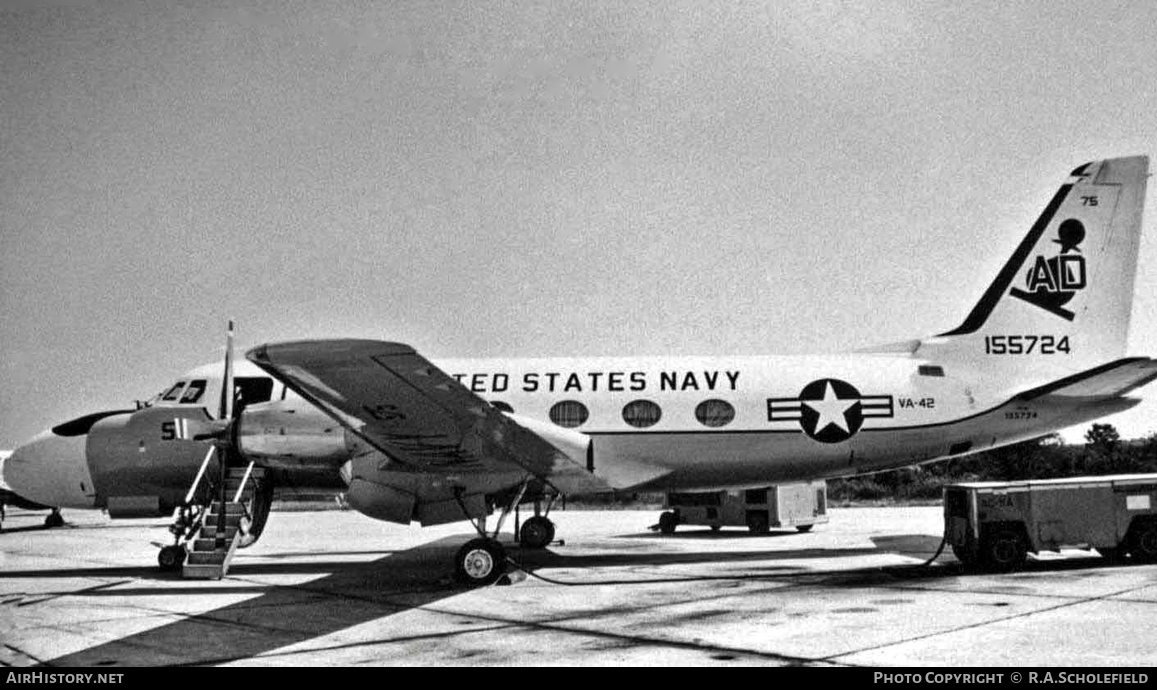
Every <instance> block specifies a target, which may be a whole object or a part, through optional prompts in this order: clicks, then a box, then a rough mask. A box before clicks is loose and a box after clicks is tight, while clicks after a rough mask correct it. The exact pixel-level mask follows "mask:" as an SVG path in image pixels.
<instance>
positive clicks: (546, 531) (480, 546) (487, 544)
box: [454, 479, 554, 586]
mask: <svg viewBox="0 0 1157 690" xmlns="http://www.w3.org/2000/svg"><path fill="white" fill-rule="evenodd" d="M529 481H530V480H529V479H528V480H527V481H524V482H523V483H522V486H520V487H519V489H518V492H517V493H516V494H515V495H514V499H513V500H512V501H511V502H510V503H509V505H506V506H503V507H502V513H501V514H500V515H499V517H498V525H497V526H496V527H495V529H494V533H493V535H489V534H487V532H486V518H485V517H483V518H479V519H477V520H474V519H473V518H470V522H471V524H472V525H474V529H475V530H476V531H477V532H478V537H477V538H475V539H471V540H470V541H468V542H466V543H465V544H463V545H462V547H461V548H460V549H458V553H457V554H456V555H455V557H454V577H455V578H456V579H457V580H458V581H459V582H461V583H463V584H466V585H471V586H481V585H489V584H492V583H494V582H496V581H497V580H498V579H499V578H500V577H502V576H503V575H504V574H505V573H506V562H507V558H506V548H505V547H504V546H502V544H501V543H499V541H498V535H499V534H501V533H502V525H503V524H504V523H505V522H506V518H507V517H509V516H510V513H511V512H512V511H514V509H515V508H516V507H517V506H518V504H519V503H520V502H521V501H522V497H523V495H525V493H526V487H527V484H528V483H529ZM455 498H456V500H457V501H458V505H459V506H461V508H462V513H463V514H464V515H467V516H468V517H469V511H467V510H466V506H465V504H464V503H463V502H462V499H461V496H460V495H459V496H455ZM553 503H554V498H553V497H551V499H550V500H549V501H548V502H547V507H546V511H545V512H546V514H549V513H550V506H551V505H553ZM540 507H541V506H540V503H539V501H535V503H534V512H535V515H534V517H531V518H528V519H527V520H526V522H524V523H523V524H522V528H521V529H519V530H518V541H519V544H521V545H522V546H523V547H526V548H532V549H540V548H543V547H545V546H546V545H547V544H550V542H552V541H554V523H553V522H551V521H550V520H549V519H548V518H547V517H546V514H543V515H539V514H538V513H539V510H540Z"/></svg>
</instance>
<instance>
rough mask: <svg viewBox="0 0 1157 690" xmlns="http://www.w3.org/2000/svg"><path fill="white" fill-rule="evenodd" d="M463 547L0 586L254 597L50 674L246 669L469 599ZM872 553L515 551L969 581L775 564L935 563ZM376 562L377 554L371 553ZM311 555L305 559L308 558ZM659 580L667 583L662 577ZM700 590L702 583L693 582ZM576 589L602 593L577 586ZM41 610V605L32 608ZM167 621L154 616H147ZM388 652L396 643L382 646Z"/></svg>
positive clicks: (882, 547) (959, 571)
mask: <svg viewBox="0 0 1157 690" xmlns="http://www.w3.org/2000/svg"><path fill="white" fill-rule="evenodd" d="M467 538H468V536H467V535H459V536H455V537H447V538H444V539H440V540H437V541H433V542H430V543H427V544H423V545H421V546H418V547H416V548H413V549H409V550H405V551H398V552H383V553H384V555H383V556H382V557H380V558H376V559H374V560H371V561H366V562H355V563H351V562H349V561H332V560H331V561H326V562H306V563H285V562H281V560H280V559H279V558H278V557H277V556H276V555H272V556H271V555H263V556H261V557H258V558H252V559H246V558H245V557H244V556H243V555H242V556H239V557H238V560H237V561H235V564H234V567H233V568H231V570H230V574H229V577H228V578H227V580H226V581H225V582H220V583H204V584H200V583H197V582H196V581H189V580H180V579H179V578H177V577H175V576H173V575H163V574H160V573H158V571H157V570H156V569H155V568H143V567H142V568H123V567H122V568H86V569H79V570H68V569H65V570H48V571H6V572H3V573H0V578H4V579H8V578H21V577H24V578H27V577H45V576H47V577H62V578H63V577H68V578H75V577H86V576H87V577H125V578H130V579H129V580H127V581H125V582H123V583H111V584H110V585H108V586H104V585H102V586H100V587H96V588H90V589H89V590H73V591H69V592H49V593H44V595H43V596H44V598H46V599H47V598H55V597H59V596H80V597H100V598H106V597H107V598H116V597H121V598H126V597H134V596H139V597H158V596H200V595H208V596H213V595H238V594H254V595H256V596H254V597H251V598H249V599H246V600H245V601H241V602H237V603H235V604H231V605H228V606H224V607H221V608H217V609H212V610H209V611H205V612H203V613H195V614H186V613H173V614H172V615H173V616H175V617H179V620H174V621H173V622H171V623H168V624H165V625H162V626H160V627H155V628H151V629H149V630H145V631H142V632H140V633H135V634H132V635H128V636H125V637H122V638H119V639H115V640H111V641H109V642H105V643H102V644H98V645H96V646H93V647H90V648H87V649H84V650H81V651H78V652H75V653H72V654H68V655H65V656H61V657H57V658H54V659H49V660H47V662H46V665H49V666H101V667H107V666H156V665H209V664H220V663H226V662H229V661H234V660H240V659H247V658H251V657H255V656H259V655H262V654H268V653H270V652H273V651H275V650H277V649H280V648H283V647H287V646H290V645H294V644H297V643H302V642H307V641H309V640H311V639H316V638H319V637H323V636H325V635H329V634H332V633H336V632H338V631H341V630H344V629H348V628H351V627H354V626H357V625H360V624H364V623H368V622H371V621H374V620H378V619H381V618H385V617H388V616H391V615H394V614H397V613H403V612H406V611H409V610H412V609H414V608H418V607H421V606H425V605H428V604H431V603H434V602H437V601H440V600H442V599H446V598H449V597H452V596H455V595H457V594H459V593H462V592H463V591H464V590H463V589H462V588H461V587H458V586H455V585H453V584H451V583H449V581H448V576H449V575H450V573H449V571H448V567H447V566H448V561H449V556H450V554H451V553H453V551H454V550H455V548H457V546H458V545H459V544H460V543H461V542H463V541H464V540H465V539H467ZM873 541H874V543H873V545H872V546H870V547H862V548H831V549H827V548H807V549H789V550H779V549H777V550H773V551H750V550H748V551H723V552H719V551H716V552H699V553H687V552H674V553H654V552H649V551H635V552H628V553H622V552H611V553H596V554H581V555H568V554H563V553H558V552H555V551H552V550H550V549H541V550H522V549H517V548H515V549H511V554H512V556H513V557H514V559H515V560H516V561H517V562H518V563H519V564H520V565H521V566H523V567H524V568H525V569H526V570H527V571H528V572H532V573H533V572H534V571H536V570H540V569H552V568H579V569H582V568H596V567H630V566H662V565H687V564H699V563H702V564H712V563H714V564H720V565H727V564H732V565H734V564H745V563H752V564H754V563H755V562H763V563H764V565H763V566H757V567H754V568H749V569H743V571H742V573H735V570H734V568H733V569H732V571H731V573H728V572H727V571H725V570H722V569H721V570H720V572H719V574H718V577H723V578H726V577H729V576H732V575H734V576H737V577H745V576H746V577H759V576H760V575H764V576H768V577H774V578H783V577H789V578H795V577H804V578H809V579H810V578H816V580H815V581H814V582H813V583H812V584H825V586H833V587H856V586H871V585H875V584H880V583H881V582H883V581H886V580H892V579H895V578H897V577H900V578H904V577H918V578H937V577H959V576H961V575H966V573H965V571H964V570H963V568H962V567H961V566H960V564H959V563H958V562H956V561H955V559H953V558H952V557H951V556H950V555H949V556H942V557H941V561H940V562H938V563H936V564H935V565H933V566H932V567H929V568H916V567H913V566H897V567H894V568H880V567H871V568H859V569H853V570H848V569H832V570H813V569H810V568H803V567H799V566H788V565H783V566H780V565H775V564H774V563H770V564H769V563H767V562H768V561H776V560H789V559H811V558H833V559H838V558H840V557H845V556H862V555H871V554H879V553H881V552H899V553H904V554H906V555H909V556H913V557H927V556H930V555H931V554H932V553H933V552H934V551H935V550H936V547H937V545H938V544H939V539H938V538H937V537H932V536H929V535H889V536H880V537H876V538H874V540H873ZM371 553H372V552H371ZM301 555H305V554H301ZM1094 562H1096V563H1103V562H1102V561H1099V559H1094V558H1080V557H1077V558H1064V559H1048V560H1035V559H1030V560H1029V562H1028V563H1027V564H1026V566H1025V569H1024V570H1023V571H1022V573H1019V574H1017V575H1016V577H1024V576H1025V575H1033V574H1041V575H1045V574H1055V573H1056V572H1057V571H1064V570H1075V569H1082V568H1088V567H1090V565H1091V564H1093V563H1094ZM313 573H326V574H325V575H324V577H321V578H319V579H316V580H310V581H307V582H304V583H301V584H295V585H271V584H266V583H263V582H257V581H246V578H247V577H259V576H268V575H293V574H313ZM656 575H661V574H659V573H656ZM132 579H139V580H159V579H167V580H171V581H173V582H174V584H175V585H176V584H179V585H181V586H179V587H176V586H175V587H173V588H169V589H166V588H158V587H155V586H149V587H131V586H130V587H124V586H122V585H131V582H132ZM687 579H694V577H691V578H687ZM573 584H579V585H582V584H596V583H593V582H586V581H583V580H581V579H580V580H578V581H576V582H574V583H573ZM32 603H35V602H32ZM163 611H166V609H163V608H160V607H159V606H155V607H154V608H152V609H148V615H153V616H155V615H156V614H157V613H161V612H163ZM381 642H382V643H383V644H385V643H388V640H383V641H381Z"/></svg>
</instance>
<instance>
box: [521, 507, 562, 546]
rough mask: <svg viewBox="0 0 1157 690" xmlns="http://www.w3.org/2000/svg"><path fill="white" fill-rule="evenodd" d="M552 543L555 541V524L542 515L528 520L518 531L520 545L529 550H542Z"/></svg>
mask: <svg viewBox="0 0 1157 690" xmlns="http://www.w3.org/2000/svg"><path fill="white" fill-rule="evenodd" d="M552 541H554V523H553V522H551V521H550V520H548V519H547V518H544V517H542V516H541V515H535V516H534V517H532V518H528V519H527V521H526V522H524V523H522V528H521V529H520V530H518V543H519V544H521V545H523V546H524V547H526V548H528V549H542V548H545V547H546V546H547V545H548V544H550V543H551V542H552Z"/></svg>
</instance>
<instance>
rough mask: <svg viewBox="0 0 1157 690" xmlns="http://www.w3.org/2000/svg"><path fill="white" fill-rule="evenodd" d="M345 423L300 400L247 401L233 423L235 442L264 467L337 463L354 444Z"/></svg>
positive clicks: (345, 456)
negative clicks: (249, 402)
mask: <svg viewBox="0 0 1157 690" xmlns="http://www.w3.org/2000/svg"><path fill="white" fill-rule="evenodd" d="M358 445H359V444H358V443H357V440H356V439H351V438H349V435H348V432H347V431H346V429H345V427H343V426H342V425H341V424H338V423H337V422H336V421H334V419H333V418H332V417H330V416H329V415H327V414H325V413H324V412H322V411H321V410H319V409H317V408H316V407H314V406H313V405H310V404H309V403H307V402H304V401H302V400H278V401H276V402H270V403H261V404H258V405H250V406H249V407H246V408H245V409H244V410H242V412H241V418H240V419H239V420H238V424H237V446H238V448H239V449H240V451H241V454H242V455H244V456H245V457H246V458H248V459H249V460H255V461H256V462H257V463H258V464H260V465H264V466H266V467H274V468H280V469H301V468H306V467H315V468H320V467H329V468H336V467H340V466H341V465H342V464H343V463H344V462H346V461H347V460H349V459H350V457H351V455H352V454H353V451H354V449H355V448H356V447H358Z"/></svg>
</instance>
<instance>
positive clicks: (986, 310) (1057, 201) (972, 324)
mask: <svg viewBox="0 0 1157 690" xmlns="http://www.w3.org/2000/svg"><path fill="white" fill-rule="evenodd" d="M1072 188H1073V185H1071V184H1064V185H1061V188H1060V189H1058V190H1057V193H1056V194H1054V195H1053V199H1052V201H1050V202H1049V204H1048V206H1046V207H1045V210H1044V212H1043V213H1041V215H1040V218H1037V220H1036V222H1035V223H1033V226H1032V229H1031V230H1029V231H1028V234H1027V235H1025V237H1024V239H1023V240H1021V243H1020V246H1018V247H1017V248H1016V251H1015V252H1013V253H1012V257H1011V258H1010V259H1009V260H1008V263H1006V264H1005V265H1004V268H1002V269H1000V273H998V274H996V280H994V281H992V284H991V285H989V286H988V289H987V290H985V291H984V295H983V296H982V297H981V298H980V301H979V302H977V303H976V306H975V307H973V308H972V311H971V312H969V314H968V316H967V318H965V319H964V323H962V324H960V325H959V326H957V327H956V328H955V329H953V330H951V331H948V332H946V333H941V334H940V335H941V336H949V335H966V334H968V333H975V332H976V331H977V329H979V328H980V327H981V326H983V325H984V322H985V321H987V320H988V317H989V315H991V314H992V310H993V309H995V308H996V303H997V302H999V301H1000V298H1001V297H1003V296H1004V293H1005V292H1006V291H1007V290H1008V286H1009V285H1011V284H1012V279H1013V278H1015V277H1016V274H1017V272H1018V271H1020V267H1021V266H1023V265H1024V262H1025V259H1027V258H1028V255H1029V253H1030V252H1031V251H1032V248H1033V247H1035V246H1036V244H1037V242H1039V241H1040V238H1041V235H1043V234H1044V231H1045V228H1047V227H1048V226H1049V223H1050V222H1052V219H1053V216H1054V215H1056V212H1057V209H1059V208H1060V206H1061V204H1062V203H1063V202H1064V200H1065V197H1067V196H1068V194H1069V190H1071V189H1072Z"/></svg>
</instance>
